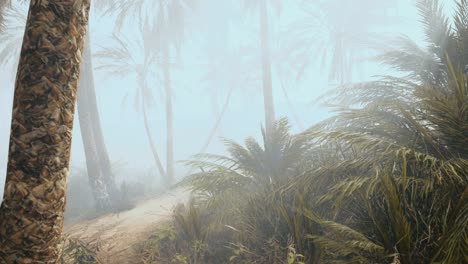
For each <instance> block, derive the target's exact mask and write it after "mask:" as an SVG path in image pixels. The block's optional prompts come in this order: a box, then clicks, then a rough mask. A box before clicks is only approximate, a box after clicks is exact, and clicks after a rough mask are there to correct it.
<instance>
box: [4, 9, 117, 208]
mask: <svg viewBox="0 0 468 264" xmlns="http://www.w3.org/2000/svg"><path fill="white" fill-rule="evenodd" d="M25 8H26V6H25V5H23V4H22V3H17V4H15V5H11V6H10V8H8V9H7V10H6V11H5V22H6V23H5V31H4V32H3V34H2V35H1V36H0V43H2V44H3V47H2V49H1V50H0V62H2V64H8V63H11V62H16V60H17V58H18V56H19V52H20V49H19V47H18V46H17V43H19V42H20V41H21V35H22V34H23V30H24V24H25V22H26V17H25V13H26V11H27V10H25ZM90 49H91V47H90V36H89V34H88V35H87V37H86V41H85V49H84V54H83V66H82V67H83V70H82V78H80V81H79V82H78V86H79V89H78V91H79V94H82V96H78V99H77V100H78V103H77V104H78V116H79V117H80V118H79V122H80V127H89V129H86V130H83V131H82V133H81V134H82V141H83V147H84V149H85V156H86V163H87V164H86V165H87V168H88V170H89V174H88V178H89V181H90V184H91V188H92V190H93V192H94V193H95V194H97V193H100V194H99V195H97V196H96V197H102V198H104V197H107V198H106V199H108V198H110V199H111V200H112V201H115V200H116V195H117V188H116V186H115V182H114V177H113V174H112V170H111V166H110V160H109V155H108V153H107V149H106V146H105V143H104V137H103V133H102V129H101V124H100V120H99V111H98V108H97V103H96V95H95V90H94V89H95V87H94V78H93V72H92V71H93V69H92V59H91V51H90ZM15 66H16V65H15ZM82 116H83V118H81V117H82ZM84 116H86V117H84ZM91 153H95V154H91ZM98 183H99V184H98ZM101 183H104V184H105V186H101ZM98 186H101V187H99V188H98V189H96V188H97V187H98ZM100 204H101V205H103V204H107V205H109V204H110V203H109V201H107V202H104V201H96V206H97V207H98V209H100V210H102V209H104V208H110V206H106V207H102V206H99V205H100ZM101 207H102V208H101Z"/></svg>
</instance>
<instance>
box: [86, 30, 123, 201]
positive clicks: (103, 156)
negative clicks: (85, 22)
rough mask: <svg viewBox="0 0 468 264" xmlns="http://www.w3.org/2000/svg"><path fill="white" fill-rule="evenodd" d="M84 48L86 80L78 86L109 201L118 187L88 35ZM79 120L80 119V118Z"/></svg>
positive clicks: (115, 199) (116, 196)
mask: <svg viewBox="0 0 468 264" xmlns="http://www.w3.org/2000/svg"><path fill="white" fill-rule="evenodd" d="M85 41H86V42H85V48H84V55H83V60H84V63H85V64H87V67H86V72H83V74H86V76H87V82H86V86H84V87H80V89H85V90H86V97H85V98H83V100H85V101H86V109H87V111H88V112H89V116H90V122H91V129H92V133H93V135H94V143H95V147H96V151H97V157H98V159H99V168H100V171H101V173H102V176H103V180H104V183H105V185H106V187H107V190H108V192H109V196H110V199H111V201H117V199H118V189H117V186H116V184H115V178H114V174H113V172H112V165H111V162H110V158H109V154H108V152H107V147H106V143H105V141H104V135H103V132H102V127H101V120H100V118H99V109H98V106H97V100H96V89H95V85H94V73H93V63H92V52H91V38H90V35H88V37H87V38H86V40H85ZM80 102H81V101H80V98H78V104H80ZM80 122H81V120H80Z"/></svg>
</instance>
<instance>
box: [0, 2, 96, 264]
mask: <svg viewBox="0 0 468 264" xmlns="http://www.w3.org/2000/svg"><path fill="white" fill-rule="evenodd" d="M89 5H90V1H89V0H81V1H38V0H31V3H30V7H29V14H28V19H27V22H26V28H25V34H24V39H23V45H22V49H21V56H20V61H19V64H18V73H17V77H16V85H15V93H14V102H13V114H12V123H11V134H10V146H9V154H8V167H7V179H6V184H5V192H4V197H3V203H2V205H1V207H0V227H1V229H0V263H6V264H9V263H56V260H57V257H58V254H59V243H60V240H61V233H62V226H63V213H64V209H65V191H66V178H67V175H68V168H69V162H70V146H71V139H72V126H73V115H74V108H75V102H76V87H77V82H78V76H79V71H80V62H81V50H82V48H83V43H84V36H85V34H86V25H87V23H88V13H89Z"/></svg>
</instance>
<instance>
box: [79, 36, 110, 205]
mask: <svg viewBox="0 0 468 264" xmlns="http://www.w3.org/2000/svg"><path fill="white" fill-rule="evenodd" d="M90 60H91V52H90V46H89V34H88V37H87V38H86V40H85V46H84V51H83V63H81V74H80V78H79V80H78V99H77V100H78V118H79V122H80V130H81V137H82V141H83V147H84V151H85V157H86V168H87V172H88V180H89V184H90V186H91V191H92V193H93V196H94V201H95V204H96V209H97V210H101V211H102V210H109V209H110V207H111V202H110V197H109V193H108V191H107V188H106V185H105V182H104V177H103V174H102V173H101V169H100V160H99V155H98V152H97V147H96V137H95V134H94V131H93V122H92V115H93V113H92V110H91V109H90V104H89V103H90V101H89V100H88V98H89V97H90V96H89V90H91V89H90V87H92V86H93V79H92V68H91V67H92V66H91V64H90Z"/></svg>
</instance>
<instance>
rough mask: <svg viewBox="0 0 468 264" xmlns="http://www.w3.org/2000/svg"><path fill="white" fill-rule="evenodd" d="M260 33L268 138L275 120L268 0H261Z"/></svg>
mask: <svg viewBox="0 0 468 264" xmlns="http://www.w3.org/2000/svg"><path fill="white" fill-rule="evenodd" d="M260 34H261V37H260V41H261V48H262V84H263V104H264V108H265V129H266V135H267V139H268V138H269V134H270V131H271V130H272V127H273V123H274V122H275V106H274V102H273V85H272V79H271V55H270V41H269V30H268V12H267V3H266V0H261V3H260Z"/></svg>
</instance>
